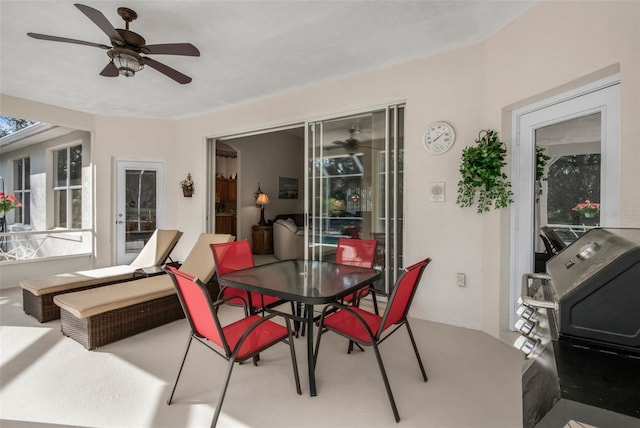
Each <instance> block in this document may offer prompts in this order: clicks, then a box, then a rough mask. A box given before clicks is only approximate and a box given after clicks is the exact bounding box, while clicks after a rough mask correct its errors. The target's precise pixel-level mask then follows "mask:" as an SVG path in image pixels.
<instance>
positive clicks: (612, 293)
mask: <svg viewBox="0 0 640 428" xmlns="http://www.w3.org/2000/svg"><path fill="white" fill-rule="evenodd" d="M547 271H548V273H549V276H551V286H552V289H553V292H554V293H555V295H556V296H555V298H556V299H557V301H558V314H559V331H560V334H561V335H570V336H574V337H578V338H584V339H589V340H593V341H597V342H606V343H607V344H613V345H615V346H619V347H623V348H629V347H630V348H633V349H631V350H633V351H634V352H635V351H636V350H640V229H611V228H606V229H605V228H603V229H593V230H591V231H589V232H587V233H585V234H584V235H583V236H582V237H580V238H579V239H578V240H576V241H575V242H574V243H573V244H571V245H570V246H569V247H567V248H566V249H565V250H564V251H562V252H561V253H560V254H558V255H557V256H555V257H554V258H553V259H551V260H549V262H548V263H547Z"/></svg>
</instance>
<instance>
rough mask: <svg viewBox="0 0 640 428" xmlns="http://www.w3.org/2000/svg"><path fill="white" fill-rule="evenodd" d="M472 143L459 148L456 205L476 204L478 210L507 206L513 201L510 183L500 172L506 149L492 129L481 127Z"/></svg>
mask: <svg viewBox="0 0 640 428" xmlns="http://www.w3.org/2000/svg"><path fill="white" fill-rule="evenodd" d="M475 142H476V145H475V146H470V147H465V149H464V150H463V151H462V163H461V164H460V174H461V175H462V179H461V180H460V181H459V182H458V197H457V198H456V204H458V205H460V206H461V207H470V206H472V205H474V204H475V203H476V195H477V204H478V206H477V208H476V211H477V212H478V213H483V212H485V211H489V210H490V209H491V207H492V206H493V208H495V209H498V208H504V207H506V206H508V205H509V204H510V203H511V202H513V200H512V199H511V198H512V196H513V192H512V191H511V182H510V181H509V180H507V175H506V174H505V173H503V172H502V168H503V167H505V166H506V164H507V163H506V162H505V158H506V156H507V149H506V146H505V144H504V143H503V142H502V141H500V137H499V136H498V133H497V132H496V131H494V130H491V129H487V130H482V131H480V133H479V134H478V139H477V140H476V141H475Z"/></svg>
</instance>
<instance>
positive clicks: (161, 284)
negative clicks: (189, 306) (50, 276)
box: [53, 275, 175, 318]
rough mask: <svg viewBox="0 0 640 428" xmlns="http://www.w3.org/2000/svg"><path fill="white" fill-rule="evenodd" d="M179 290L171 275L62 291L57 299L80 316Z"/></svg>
mask: <svg viewBox="0 0 640 428" xmlns="http://www.w3.org/2000/svg"><path fill="white" fill-rule="evenodd" d="M173 293H175V288H174V287H173V282H172V281H171V278H170V277H169V276H168V275H158V276H152V277H150V278H141V279H136V280H135V281H129V282H120V283H118V284H112V285H107V286H105V287H98V288H92V289H90V290H83V291H76V292H74V293H65V294H58V295H57V296H55V297H54V298H53V302H54V303H55V304H56V305H58V306H60V308H61V309H64V310H66V311H68V312H69V313H71V314H72V315H73V316H75V317H77V318H86V317H90V316H92V315H96V314H101V313H103V312H107V311H112V310H114V309H120V308H124V307H127V306H131V305H135V304H138V303H142V302H147V301H149V300H154V299H159V298H161V297H166V296H170V295H171V294H173Z"/></svg>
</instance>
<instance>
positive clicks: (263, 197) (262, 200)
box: [256, 186, 269, 226]
mask: <svg viewBox="0 0 640 428" xmlns="http://www.w3.org/2000/svg"><path fill="white" fill-rule="evenodd" d="M256 194H257V195H258V196H257V198H256V205H260V222H259V223H258V226H266V225H267V222H265V221H264V206H265V205H267V204H268V203H269V197H268V196H267V194H266V193H263V192H262V190H260V186H258V191H257V192H256Z"/></svg>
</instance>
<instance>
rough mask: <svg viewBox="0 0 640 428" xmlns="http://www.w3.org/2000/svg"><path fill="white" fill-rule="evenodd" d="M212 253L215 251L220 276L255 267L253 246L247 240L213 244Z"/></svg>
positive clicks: (214, 255)
mask: <svg viewBox="0 0 640 428" xmlns="http://www.w3.org/2000/svg"><path fill="white" fill-rule="evenodd" d="M211 251H213V258H214V259H215V261H216V267H217V268H216V270H217V272H218V275H224V274H225V273H227V272H232V271H234V270H240V269H245V268H250V267H253V266H255V264H254V262H253V254H252V253H251V246H250V245H249V241H247V240H246V239H243V240H241V241H235V242H225V243H221V244H211Z"/></svg>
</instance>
